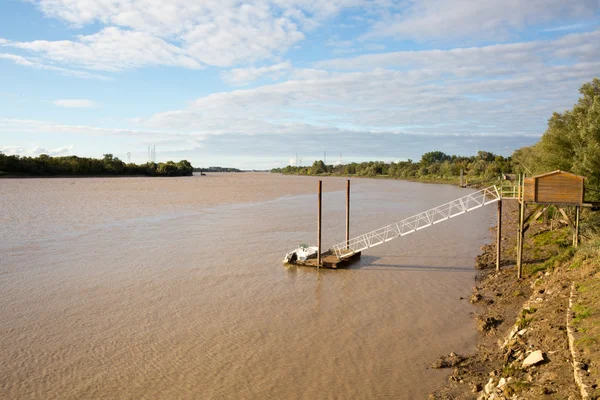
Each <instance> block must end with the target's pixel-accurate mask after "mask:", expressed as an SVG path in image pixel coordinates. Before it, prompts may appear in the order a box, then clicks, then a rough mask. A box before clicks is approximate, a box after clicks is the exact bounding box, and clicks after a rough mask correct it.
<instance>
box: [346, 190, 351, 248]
mask: <svg viewBox="0 0 600 400" xmlns="http://www.w3.org/2000/svg"><path fill="white" fill-rule="evenodd" d="M349 245H350V179H348V181H346V248H348V246H349Z"/></svg>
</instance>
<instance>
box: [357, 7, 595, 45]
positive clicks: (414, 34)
mask: <svg viewBox="0 0 600 400" xmlns="http://www.w3.org/2000/svg"><path fill="white" fill-rule="evenodd" d="M599 9H600V2H598V1H597V0H573V1H564V0H505V1H502V2H500V1H497V0H477V1H472V0H419V1H410V2H407V4H406V6H405V7H402V8H400V9H399V10H398V11H397V12H392V13H390V14H389V16H388V17H386V18H384V19H382V20H380V21H378V22H376V23H375V24H374V25H373V28H372V30H371V31H370V32H369V33H368V34H367V35H365V38H373V37H394V38H397V39H401V40H402V39H406V38H415V39H422V40H426V39H436V40H448V39H456V38H467V39H469V40H473V41H479V40H481V39H484V38H491V37H494V38H496V39H497V38H498V37H499V36H505V37H508V36H510V34H511V32H512V31H515V30H517V31H518V30H522V29H524V28H526V27H528V26H533V25H536V24H544V23H547V22H549V21H552V20H554V19H556V18H562V19H564V18H571V19H573V20H576V19H579V20H580V19H582V18H588V19H593V18H594V17H593V16H594V14H595V13H597V12H598V10H599ZM577 22H580V21H577Z"/></svg>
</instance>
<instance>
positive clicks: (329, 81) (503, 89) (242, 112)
mask: <svg viewBox="0 0 600 400" xmlns="http://www.w3.org/2000/svg"><path fill="white" fill-rule="evenodd" d="M599 38H600V31H598V32H593V33H588V34H574V35H569V36H566V37H563V38H561V39H557V40H554V41H547V42H544V41H537V42H528V43H514V44H506V45H495V46H484V47H478V48H466V49H453V50H431V51H413V52H396V53H385V54H375V55H367V56H360V57H354V58H348V59H337V60H331V61H328V62H321V63H318V64H317V66H318V67H323V68H338V69H350V70H359V71H353V72H330V71H326V70H322V69H318V68H317V69H306V70H302V69H300V70H293V71H292V73H291V77H292V78H291V80H288V81H285V82H281V83H277V84H272V85H266V86H261V87H257V88H253V89H248V90H235V91H232V92H226V93H215V94H211V95H208V96H205V97H202V98H199V99H197V100H196V101H195V102H193V103H191V105H190V106H189V107H188V108H185V109H181V110H173V111H168V112H162V113H158V114H155V115H154V116H152V117H151V118H147V119H141V120H139V121H138V122H139V123H140V124H142V125H143V126H145V127H146V128H149V129H167V130H172V131H190V130H194V131H195V132H198V133H204V134H257V133H270V134H291V133H298V132H317V133H322V134H341V133H343V132H387V133H401V132H404V133H415V134H428V135H432V134H445V135H452V134H458V135H465V134H469V133H474V132H477V133H481V134H494V135H508V136H510V135H521V136H523V135H539V134H540V133H541V132H542V131H543V130H544V129H545V123H546V119H547V118H548V117H549V115H551V113H552V112H553V111H555V110H562V109H565V108H568V107H570V106H571V105H572V104H573V102H574V101H575V100H576V97H577V89H578V88H579V86H580V85H581V84H582V83H584V82H586V81H589V80H591V79H592V78H593V77H594V76H595V75H597V71H598V70H600V40H597V39H599ZM385 67H388V68H391V69H385Z"/></svg>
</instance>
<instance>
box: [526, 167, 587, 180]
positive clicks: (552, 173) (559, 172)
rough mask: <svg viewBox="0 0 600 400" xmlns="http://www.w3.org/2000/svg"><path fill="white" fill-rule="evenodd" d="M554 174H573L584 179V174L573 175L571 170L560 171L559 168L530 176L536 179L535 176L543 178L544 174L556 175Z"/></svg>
mask: <svg viewBox="0 0 600 400" xmlns="http://www.w3.org/2000/svg"><path fill="white" fill-rule="evenodd" d="M556 174H564V175H571V176H575V177H578V178H582V179H585V176H581V175H575V174H572V173H571V172H566V171H561V170H560V169H557V170H556V171H552V172H546V173H545V174H540V175H535V176H533V177H532V178H533V179H537V178H543V177H546V176H550V175H556Z"/></svg>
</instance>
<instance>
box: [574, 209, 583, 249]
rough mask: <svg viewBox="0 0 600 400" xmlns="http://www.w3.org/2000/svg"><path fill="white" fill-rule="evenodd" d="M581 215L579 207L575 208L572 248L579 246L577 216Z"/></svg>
mask: <svg viewBox="0 0 600 400" xmlns="http://www.w3.org/2000/svg"><path fill="white" fill-rule="evenodd" d="M580 214H581V206H576V207H575V231H574V233H573V247H577V246H578V245H579V216H580Z"/></svg>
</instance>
